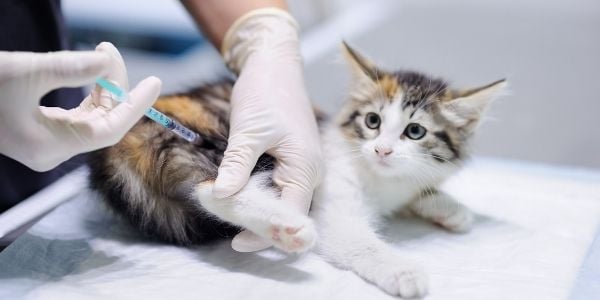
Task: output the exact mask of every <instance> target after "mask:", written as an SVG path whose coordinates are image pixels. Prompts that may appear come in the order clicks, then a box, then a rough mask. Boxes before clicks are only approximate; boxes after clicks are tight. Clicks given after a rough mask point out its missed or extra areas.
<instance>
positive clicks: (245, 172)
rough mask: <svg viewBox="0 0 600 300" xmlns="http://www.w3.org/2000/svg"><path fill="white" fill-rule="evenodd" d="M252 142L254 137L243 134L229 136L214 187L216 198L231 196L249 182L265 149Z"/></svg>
mask: <svg viewBox="0 0 600 300" xmlns="http://www.w3.org/2000/svg"><path fill="white" fill-rule="evenodd" d="M252 142H253V139H248V138H246V137H244V136H243V135H233V136H230V137H229V144H228V145H227V150H225V155H224V157H223V161H222V162H221V165H220V166H219V172H218V175H217V179H216V180H215V186H214V188H213V195H214V196H215V197H216V198H219V199H220V198H225V197H229V196H231V195H233V194H235V193H237V192H239V191H240V190H241V189H242V188H243V187H244V186H245V185H246V183H248V179H249V178H250V173H251V172H252V169H254V166H255V165H256V161H257V160H258V157H259V156H260V155H262V154H263V153H264V151H263V149H261V148H259V147H257V146H256V145H253V144H252Z"/></svg>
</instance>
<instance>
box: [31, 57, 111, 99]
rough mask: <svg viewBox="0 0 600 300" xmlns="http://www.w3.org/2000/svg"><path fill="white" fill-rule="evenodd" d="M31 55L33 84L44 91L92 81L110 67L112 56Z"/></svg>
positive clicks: (43, 92)
mask: <svg viewBox="0 0 600 300" xmlns="http://www.w3.org/2000/svg"><path fill="white" fill-rule="evenodd" d="M32 55H33V56H32V57H33V60H32V66H33V67H32V68H33V69H32V72H33V74H32V75H31V80H33V81H34V82H33V83H32V84H34V86H36V85H37V86H38V88H39V91H38V93H42V94H45V93H46V92H48V91H51V90H54V89H57V88H60V87H78V86H82V85H86V84H89V83H91V82H94V80H95V79H96V78H97V77H101V76H104V75H105V74H106V73H107V72H108V69H109V61H110V59H109V57H108V56H107V55H106V54H104V53H98V52H90V51H80V52H72V51H60V52H54V53H47V54H37V53H36V54H32ZM40 96H41V95H40Z"/></svg>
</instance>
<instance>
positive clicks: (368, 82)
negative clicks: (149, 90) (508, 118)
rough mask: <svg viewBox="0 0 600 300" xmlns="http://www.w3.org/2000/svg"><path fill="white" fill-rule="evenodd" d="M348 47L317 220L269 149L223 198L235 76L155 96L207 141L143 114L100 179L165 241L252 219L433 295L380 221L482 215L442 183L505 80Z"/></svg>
mask: <svg viewBox="0 0 600 300" xmlns="http://www.w3.org/2000/svg"><path fill="white" fill-rule="evenodd" d="M344 50H345V51H344V52H345V53H346V56H347V58H348V59H349V61H350V62H351V65H352V66H353V70H354V81H353V82H354V83H353V88H352V92H351V95H350V99H349V100H348V101H347V103H346V104H345V106H344V107H343V109H342V110H341V111H340V113H339V114H338V116H337V118H336V119H335V120H334V121H332V122H320V123H321V124H320V125H321V129H322V131H323V134H322V141H323V144H322V147H323V150H324V153H325V156H326V157H325V161H326V164H327V165H326V170H327V171H326V175H325V177H324V181H323V183H322V184H321V186H320V187H318V188H317V190H316V191H315V197H314V200H313V205H312V208H311V212H310V217H311V219H312V220H314V222H316V225H313V221H312V220H311V219H309V218H308V217H306V216H303V215H300V214H298V213H295V212H293V211H291V210H289V209H288V208H287V207H286V206H285V205H282V203H281V200H280V199H279V196H280V190H279V188H278V187H277V186H276V185H275V184H274V183H273V182H272V180H271V171H272V169H273V166H274V160H273V158H272V157H270V156H268V155H263V156H262V157H261V158H260V160H259V163H258V164H257V167H256V168H255V170H254V173H253V175H252V176H251V179H250V181H249V183H248V184H247V185H246V186H245V187H244V188H243V189H242V191H240V192H239V193H238V194H236V195H233V196H231V197H229V198H227V199H214V198H213V197H212V195H211V189H212V184H213V181H214V179H215V177H216V175H217V167H218V165H219V164H220V162H221V159H222V157H223V152H224V150H225V148H226V145H227V134H228V116H229V96H230V94H231V88H232V83H231V82H224V83H220V84H215V85H209V86H205V87H203V88H200V89H197V90H194V91H192V92H189V93H186V94H182V95H175V96H169V97H163V98H161V99H160V100H158V101H157V103H156V104H155V107H156V108H157V109H159V110H160V111H163V112H164V113H166V114H168V115H172V116H174V117H175V118H176V119H178V120H179V121H180V122H181V123H183V124H184V125H186V126H189V127H190V128H192V129H194V130H196V131H197V132H198V133H200V135H201V136H202V141H201V142H199V143H197V144H190V143H188V142H186V141H184V140H182V139H180V138H178V137H176V136H174V135H173V134H172V133H170V132H168V131H166V130H164V129H163V128H161V127H160V126H159V125H157V124H154V123H152V122H150V121H148V120H142V121H140V122H139V123H138V124H137V125H136V126H135V127H134V128H133V129H132V130H131V132H130V133H128V134H127V135H126V136H125V138H123V140H122V141H121V142H119V143H118V144H117V145H115V146H113V147H111V148H107V149H104V150H101V151H98V152H97V153H96V154H95V155H94V157H93V159H92V161H91V164H90V165H91V171H92V172H91V185H92V187H93V188H94V189H96V190H97V191H99V192H100V194H102V195H103V198H104V199H105V200H106V201H107V203H109V204H110V205H111V206H112V207H113V208H114V209H115V211H116V212H117V213H120V214H122V215H124V216H125V217H126V218H127V219H129V221H131V222H132V223H133V224H134V225H135V226H137V227H138V228H139V229H140V230H141V231H142V232H144V233H146V234H147V235H150V236H153V237H156V238H159V239H161V240H165V241H168V242H173V243H177V244H191V243H203V242H207V241H210V240H212V239H215V238H222V237H231V236H233V235H235V234H236V233H238V232H239V231H240V229H241V228H242V227H243V228H248V229H250V230H252V231H253V232H255V233H257V234H258V235H260V236H262V237H264V238H266V239H270V240H271V241H272V242H273V243H274V244H275V246H277V247H279V248H281V249H283V250H285V251H288V252H302V251H305V250H307V249H310V248H311V247H312V246H313V245H314V243H315V242H317V244H316V251H317V252H318V253H319V254H320V255H321V256H323V257H324V258H325V259H327V260H328V261H330V262H331V263H333V264H335V265H337V266H339V267H340V268H344V269H350V270H353V271H354V272H355V273H356V274H358V275H359V276H361V277H363V278H364V279H366V280H368V281H370V282H373V283H374V284H376V285H378V286H379V287H381V288H382V289H383V290H385V291H386V292H388V293H390V294H393V295H400V296H405V297H412V296H420V295H423V294H425V293H426V289H427V280H426V276H425V273H424V272H423V271H422V270H421V268H420V267H419V266H416V265H414V264H412V263H411V262H409V261H406V260H405V259H404V258H402V257H400V256H399V255H397V254H396V253H395V252H394V251H393V249H392V248H391V247H390V246H388V245H387V244H386V243H385V242H383V241H382V240H381V239H380V238H379V237H378V235H377V233H376V231H377V226H376V224H377V223H378V219H379V218H380V217H384V216H388V217H389V216H392V215H393V214H394V213H395V212H397V211H399V210H400V209H403V208H406V209H408V210H409V211H411V212H412V213H414V214H416V215H419V216H421V217H423V218H425V219H427V220H430V221H432V222H435V223H437V224H439V225H441V226H443V227H445V228H447V229H449V230H452V231H466V230H468V229H469V227H470V224H471V221H472V215H471V213H470V212H469V211H468V210H467V209H466V208H465V207H464V206H462V205H461V204H459V203H458V202H456V201H455V200H453V199H452V198H450V197H449V196H448V195H446V194H444V193H443V192H441V191H438V190H436V189H435V187H436V186H438V185H439V184H440V183H441V182H442V181H443V180H444V179H446V178H447V177H448V176H450V175H451V174H452V173H453V172H455V171H456V170H458V169H459V167H460V165H461V164H462V162H463V161H464V160H465V158H466V157H467V143H468V141H469V139H470V137H471V136H472V134H473V132H474V130H475V128H476V127H477V124H478V123H479V120H480V119H481V116H482V114H483V112H484V111H485V108H486V106H487V104H488V103H489V102H490V100H491V99H492V98H493V97H494V96H495V95H496V94H497V93H498V91H500V90H501V89H502V88H503V87H504V85H505V81H504V80H501V81H497V82H494V83H492V84H489V85H486V86H483V87H481V88H476V89H471V90H466V91H462V90H455V89H450V88H449V87H448V86H447V84H446V83H445V82H443V81H442V80H440V79H434V78H431V77H428V76H425V75H423V74H420V73H415V72H395V73H389V72H384V71H382V70H380V69H379V68H377V67H375V66H374V65H373V64H372V63H371V62H369V61H368V60H366V59H365V58H363V57H361V56H360V55H359V54H358V53H356V52H355V51H354V50H352V49H351V48H350V47H348V46H347V45H346V44H344ZM373 114H376V117H374V115H373ZM377 120H379V121H378V122H377ZM323 123H324V124H323ZM409 124H412V125H409ZM415 124H419V125H418V126H417V125H415ZM375 125H378V126H375ZM423 129H424V130H423ZM423 134H424V135H423ZM421 135H422V137H421ZM410 137H412V138H410ZM314 146H315V147H318V146H319V145H314ZM317 233H318V236H319V239H318V241H317Z"/></svg>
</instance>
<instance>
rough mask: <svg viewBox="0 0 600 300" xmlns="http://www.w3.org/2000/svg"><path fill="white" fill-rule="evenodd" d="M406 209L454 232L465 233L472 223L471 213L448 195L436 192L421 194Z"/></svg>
mask: <svg viewBox="0 0 600 300" xmlns="http://www.w3.org/2000/svg"><path fill="white" fill-rule="evenodd" d="M408 208H409V210H410V211H411V212H413V213H414V214H416V215H418V216H420V217H422V218H423V219H426V220H429V221H431V222H433V223H436V224H438V225H440V226H442V227H444V228H446V229H448V230H450V231H454V232H467V231H469V230H470V229H471V225H472V223H473V213H471V211H470V210H469V209H468V208H467V207H465V206H464V205H462V204H460V203H458V202H457V201H456V200H454V199H453V198H452V197H451V196H450V195H448V194H446V193H443V192H440V191H436V190H433V191H427V193H423V195H422V196H421V197H420V198H418V199H416V200H414V201H413V202H411V203H410V204H409V205H408Z"/></svg>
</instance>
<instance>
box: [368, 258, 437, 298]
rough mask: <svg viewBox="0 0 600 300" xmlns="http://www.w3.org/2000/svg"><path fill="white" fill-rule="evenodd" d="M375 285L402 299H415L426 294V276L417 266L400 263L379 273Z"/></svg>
mask: <svg viewBox="0 0 600 300" xmlns="http://www.w3.org/2000/svg"><path fill="white" fill-rule="evenodd" d="M379 273H380V275H379V276H378V278H377V280H376V284H377V285H378V286H379V287H380V288H381V289H383V290H384V291H385V292H387V293H388V294H391V295H394V296H400V297H402V298H417V297H423V296H425V294H427V286H428V279H427V274H426V273H425V271H423V269H422V268H421V267H419V266H416V265H412V264H406V263H402V265H401V266H386V267H384V268H382V269H381V270H380V271H379Z"/></svg>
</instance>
